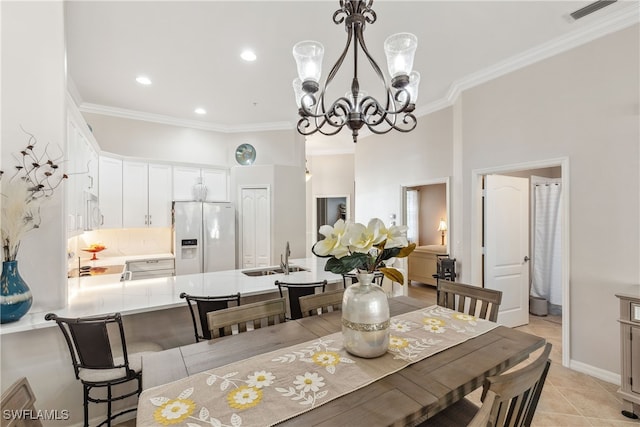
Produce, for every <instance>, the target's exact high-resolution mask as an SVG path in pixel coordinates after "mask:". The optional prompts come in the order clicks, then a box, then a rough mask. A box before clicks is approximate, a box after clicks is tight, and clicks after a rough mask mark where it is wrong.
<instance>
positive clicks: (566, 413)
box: [117, 283, 640, 427]
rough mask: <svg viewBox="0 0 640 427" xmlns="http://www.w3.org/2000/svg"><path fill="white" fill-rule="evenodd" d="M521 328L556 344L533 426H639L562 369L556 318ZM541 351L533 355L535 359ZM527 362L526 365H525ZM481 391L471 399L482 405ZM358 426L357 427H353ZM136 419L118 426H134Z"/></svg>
mask: <svg viewBox="0 0 640 427" xmlns="http://www.w3.org/2000/svg"><path fill="white" fill-rule="evenodd" d="M409 296H411V297H414V298H419V299H422V300H425V301H427V302H429V303H432V304H435V303H436V293H435V288H433V287H431V286H427V285H421V284H417V283H414V284H412V285H410V288H409ZM518 329H520V330H522V331H524V332H528V333H531V334H534V335H538V336H541V337H544V338H546V339H547V341H549V342H551V343H552V344H553V349H552V351H551V360H552V364H551V369H550V370H549V374H548V375H547V380H546V382H545V385H544V388H543V390H542V397H541V399H540V402H539V403H538V408H537V410H536V415H535V417H534V418H533V424H532V427H627V426H629V427H639V426H640V420H631V419H629V418H626V417H624V416H623V415H622V414H621V413H620V411H621V408H622V406H621V405H622V403H621V400H620V398H619V397H618V395H617V393H616V390H617V389H618V386H617V385H616V384H611V383H608V382H605V381H601V380H599V379H597V378H594V377H591V376H589V375H585V374H582V373H579V372H576V371H572V370H571V369H568V368H565V367H563V366H562V326H561V324H560V319H559V318H558V317H554V316H546V317H537V316H530V317H529V324H528V325H526V326H521V327H519V328H518ZM537 355H538V352H536V353H534V354H532V356H531V357H532V358H535V357H536V356H537ZM523 363H526V362H523ZM479 396H480V390H477V391H476V392H474V393H472V394H471V395H470V396H469V398H470V399H471V400H472V401H475V402H476V403H478V404H479ZM354 425H355V424H354ZM134 426H135V419H133V420H129V421H124V422H122V423H121V424H118V425H117V427H134Z"/></svg>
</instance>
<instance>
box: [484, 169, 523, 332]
mask: <svg viewBox="0 0 640 427" xmlns="http://www.w3.org/2000/svg"><path fill="white" fill-rule="evenodd" d="M484 239H485V240H484V247H485V251H484V286H485V287H486V288H489V289H497V290H499V291H502V303H501V304H500V312H499V315H498V322H499V323H501V324H503V325H506V326H510V327H515V326H520V325H526V324H527V323H528V322H529V263H528V259H529V180H528V179H527V178H516V177H509V176H503V175H487V176H486V177H485V199H484Z"/></svg>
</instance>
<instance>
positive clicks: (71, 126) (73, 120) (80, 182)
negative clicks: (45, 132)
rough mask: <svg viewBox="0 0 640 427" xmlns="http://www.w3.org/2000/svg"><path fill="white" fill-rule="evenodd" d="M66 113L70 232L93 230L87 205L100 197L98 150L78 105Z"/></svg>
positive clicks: (67, 188)
mask: <svg viewBox="0 0 640 427" xmlns="http://www.w3.org/2000/svg"><path fill="white" fill-rule="evenodd" d="M67 113H68V114H67V146H66V150H65V151H66V157H67V159H66V165H65V173H66V174H67V175H68V176H69V179H68V180H67V182H66V205H67V206H66V207H67V229H68V230H69V231H70V232H75V231H78V232H79V231H82V230H85V229H90V224H89V223H88V215H89V212H88V210H89V204H88V202H89V201H90V200H93V199H95V198H96V197H97V195H98V149H97V143H96V142H95V139H94V138H93V135H92V134H91V132H90V130H89V127H88V126H87V124H86V122H85V121H84V119H83V118H82V116H81V115H80V112H79V111H78V110H77V108H76V107H75V105H72V104H69V106H68V108H67Z"/></svg>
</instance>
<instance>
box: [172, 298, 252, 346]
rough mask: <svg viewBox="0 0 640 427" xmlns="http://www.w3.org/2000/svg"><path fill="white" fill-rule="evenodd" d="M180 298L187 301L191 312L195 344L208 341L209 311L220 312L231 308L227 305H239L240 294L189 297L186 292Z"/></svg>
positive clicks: (209, 336) (209, 335) (209, 337)
mask: <svg viewBox="0 0 640 427" xmlns="http://www.w3.org/2000/svg"><path fill="white" fill-rule="evenodd" d="M180 298H184V299H185V300H187V305H188V306H189V311H190V312H191V320H192V321H193V331H194V334H195V337H196V342H199V341H200V340H210V339H211V333H210V332H209V325H208V324H207V313H209V312H210V311H216V310H222V309H224V308H229V307H232V306H231V305H229V303H234V302H235V305H236V306H238V305H240V292H238V293H237V294H233V295H220V296H196V295H189V294H187V293H186V292H182V293H181V294H180ZM194 305H195V306H196V309H197V311H198V316H197V317H198V319H199V320H200V322H199V323H200V330H198V321H196V312H195V310H194V309H193V306H194Z"/></svg>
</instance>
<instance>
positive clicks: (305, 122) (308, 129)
mask: <svg viewBox="0 0 640 427" xmlns="http://www.w3.org/2000/svg"><path fill="white" fill-rule="evenodd" d="M316 121H317V119H316ZM327 123H328V124H329V125H330V126H331V127H329V128H327V129H333V130H332V131H327V130H326V129H325V124H327ZM343 127H344V124H343V125H341V126H336V125H335V124H333V123H331V122H329V121H327V120H326V119H325V120H323V121H322V123H321V124H319V125H318V124H315V126H313V127H312V126H311V122H310V120H309V118H308V117H303V118H301V119H300V120H298V125H297V129H298V132H299V133H300V134H301V135H306V136H308V135H313V134H314V133H316V132H320V133H321V134H323V135H326V136H333V135H335V134H337V133H338V132H340V131H341V130H342V128H343Z"/></svg>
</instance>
